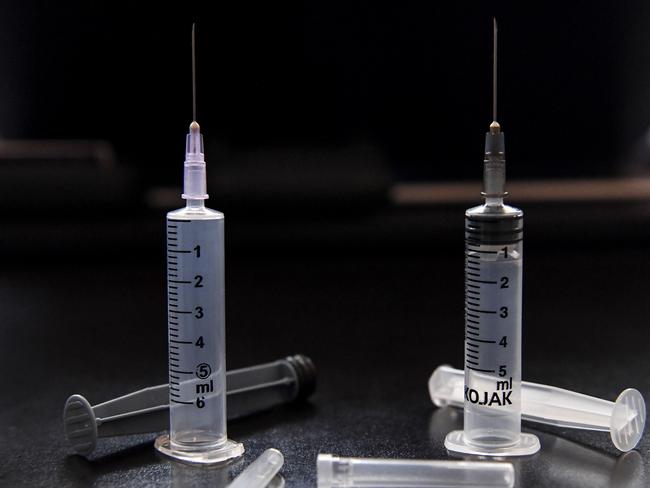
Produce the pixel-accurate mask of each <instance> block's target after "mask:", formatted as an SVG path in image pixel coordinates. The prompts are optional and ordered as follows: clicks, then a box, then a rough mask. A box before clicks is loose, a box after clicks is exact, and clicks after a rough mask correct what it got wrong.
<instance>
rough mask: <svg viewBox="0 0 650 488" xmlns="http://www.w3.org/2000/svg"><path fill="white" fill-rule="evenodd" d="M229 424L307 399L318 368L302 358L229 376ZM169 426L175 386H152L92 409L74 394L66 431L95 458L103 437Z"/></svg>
mask: <svg viewBox="0 0 650 488" xmlns="http://www.w3.org/2000/svg"><path fill="white" fill-rule="evenodd" d="M226 387H227V389H226V392H227V402H226V403H227V410H226V411H227V414H228V421H230V420H234V419H239V418H242V417H245V416H248V415H252V414H255V413H259V412H262V411H264V410H268V409H270V408H273V407H277V406H279V405H282V404H286V403H290V402H299V401H301V400H306V399H307V398H309V396H310V395H311V394H312V393H313V392H314V389H315V387H316V367H315V366H314V363H313V362H312V361H311V359H309V358H308V357H307V356H303V355H302V354H296V355H294V356H289V357H286V358H283V359H278V360H277V361H273V362H271V363H264V364H256V365H255V366H249V367H248V368H242V369H235V370H232V371H228V372H227V373H226ZM168 427H169V384H168V383H166V384H163V385H156V386H150V387H148V388H143V389H141V390H138V391H134V392H131V393H128V394H126V395H122V396H120V397H118V398H113V399H111V400H108V401H105V402H102V403H99V404H97V405H91V404H90V402H89V401H88V400H87V399H86V398H85V397H84V396H82V395H78V394H75V395H71V396H70V397H69V398H68V399H67V400H66V402H65V406H64V408H63V428H64V433H65V437H66V440H67V441H68V444H69V445H70V447H71V448H72V449H74V451H75V452H76V453H77V454H81V455H83V456H90V455H91V454H93V453H94V451H95V448H96V447H97V441H98V439H99V438H101V437H114V436H124V435H132V434H144V433H151V432H161V431H163V430H166V429H167V428H168Z"/></svg>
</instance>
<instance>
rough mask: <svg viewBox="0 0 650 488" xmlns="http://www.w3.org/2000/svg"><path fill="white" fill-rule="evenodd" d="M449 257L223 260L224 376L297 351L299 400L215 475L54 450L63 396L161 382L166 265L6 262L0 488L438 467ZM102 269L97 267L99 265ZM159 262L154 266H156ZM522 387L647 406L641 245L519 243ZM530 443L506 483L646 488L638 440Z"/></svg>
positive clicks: (148, 442)
mask: <svg viewBox="0 0 650 488" xmlns="http://www.w3.org/2000/svg"><path fill="white" fill-rule="evenodd" d="M459 245H460V246H461V247H460V249H456V248H449V247H440V248H437V247H435V246H432V247H430V248H429V249H428V250H422V249H420V250H418V251H417V252H408V251H405V250H401V251H400V250H397V251H396V250H382V249H372V248H371V249H366V250H362V249H356V250H353V251H350V252H342V251H341V250H340V249H339V250H338V251H337V252H329V251H328V250H327V249H326V248H325V249H323V248H318V249H316V250H314V251H313V252H301V253H300V255H299V256H298V255H296V253H294V252H283V253H282V252H280V253H274V252H270V251H266V252H264V254H263V255H262V254H261V253H257V252H255V250H254V248H252V249H248V250H246V251H243V252H240V253H238V254H237V255H235V256H234V257H232V258H230V259H229V260H228V267H227V301H228V305H227V317H228V326H227V336H228V367H229V368H238V367H244V366H247V365H252V364H256V363H262V362H266V361H271V360H274V359H277V358H280V357H283V356H287V355H290V354H295V353H303V354H306V355H308V356H310V357H311V358H312V359H313V360H314V362H315V364H316V367H317V369H318V373H319V377H318V386H317V389H316V392H315V394H314V395H313V397H312V398H311V399H310V401H309V402H307V403H305V404H301V405H291V406H287V407H282V408H277V409H275V410H273V411H270V412H266V413H262V414H260V415H257V416H255V417H249V418H247V419H242V420H239V421H235V422H231V423H230V424H229V435H230V437H232V438H234V439H237V440H240V441H242V442H244V444H245V446H246V454H245V456H244V458H243V459H242V460H241V461H239V462H237V463H234V464H232V465H231V466H228V467H226V468H220V469H201V468H194V467H188V466H184V465H180V464H176V463H171V462H168V461H165V460H162V459H160V458H159V457H157V456H156V454H155V452H154V448H153V439H154V438H155V434H151V435H142V436H134V437H128V438H113V439H103V440H101V441H100V445H99V448H98V451H97V453H96V454H95V456H94V457H93V458H92V459H90V460H87V459H85V458H82V457H80V456H77V455H73V454H72V453H71V451H70V450H69V448H68V447H67V446H66V444H65V441H64V438H63V428H62V421H61V414H62V407H63V403H64V401H65V399H66V398H67V396H68V395H70V394H72V393H81V394H83V395H85V396H86V397H87V398H88V399H89V400H90V401H91V402H92V403H99V402H102V401H105V400H108V399H110V398H113V397H116V396H119V395H121V394H124V393H127V392H130V391H133V390H136V389H139V388H142V387H144V386H148V385H154V384H159V383H163V382H165V381H166V320H165V315H164V314H165V312H164V311H165V302H164V278H163V268H162V266H161V265H160V263H159V262H158V261H154V260H150V261H149V262H138V261H137V260H130V261H128V260H127V261H125V260H124V259H122V257H123V256H126V255H127V252H126V251H120V250H116V251H115V252H114V253H110V252H109V253H107V254H105V255H104V256H96V259H88V258H85V259H84V260H82V261H81V262H80V261H79V260H77V259H76V258H75V256H74V255H70V256H62V257H58V258H56V259H41V260H40V261H37V262H36V263H35V264H29V263H32V262H33V259H32V258H31V257H30V256H24V258H20V259H19V260H14V264H13V265H12V266H11V267H9V268H7V269H5V270H4V272H3V273H2V274H1V275H0V303H2V310H3V323H2V326H1V327H0V371H2V388H3V394H2V396H0V440H1V441H2V442H1V443H0V485H2V486H62V487H63V486H65V487H67V486H167V485H172V486H190V485H191V486H224V485H225V484H226V483H227V481H228V479H232V477H233V476H234V475H236V474H237V473H239V472H240V471H241V470H242V469H243V468H244V467H245V466H246V465H248V464H249V463H250V462H251V461H252V460H254V459H255V458H256V457H257V456H258V455H259V454H260V453H261V452H262V451H263V450H265V449H267V448H269V447H275V448H277V449H279V450H281V451H282V452H283V454H284V456H285V464H284V467H283V469H282V475H283V476H284V478H285V480H286V486H289V487H294V486H295V487H298V486H315V484H316V481H315V480H316V469H315V468H316V456H317V454H318V453H319V452H323V453H334V454H338V455H343V456H377V457H387V458H398V457H403V458H422V459H449V458H450V457H449V455H448V454H447V452H446V450H445V449H444V446H443V439H444V435H445V434H446V433H447V432H448V431H449V430H451V429H455V428H459V427H460V426H461V422H462V415H461V412H459V411H455V410H451V409H437V408H435V407H434V406H433V405H432V403H431V401H430V399H429V396H428V392H427V379H428V377H429V375H430V374H431V372H432V371H433V370H434V369H435V367H436V366H438V365H440V364H444V363H448V364H451V365H453V366H455V367H462V360H463V356H462V350H463V347H462V341H463V298H462V297H463V275H462V273H463V271H462V267H463V262H462V259H463V258H462V243H460V242H459ZM99 261H105V263H104V264H102V265H98V264H97V262H99ZM161 262H162V261H161ZM524 269H525V275H524V276H525V278H524V280H525V285H524V289H525V292H524V353H523V354H524V356H523V363H524V378H525V379H527V380H529V381H536V382H541V383H547V384H552V385H556V386H559V387H564V388H569V389H574V390H578V391H581V392H583V393H587V394H590V395H594V396H598V397H601V398H606V399H609V400H613V399H615V398H616V396H617V395H618V393H619V392H620V391H622V390H623V389H624V388H627V387H635V388H637V389H639V390H640V391H641V392H642V393H643V394H644V395H645V396H646V397H647V396H648V393H650V363H649V361H648V350H649V347H648V339H649V335H650V334H649V332H648V326H647V323H648V317H649V316H650V301H649V300H648V289H649V288H648V281H647V280H648V276H650V274H649V272H650V259H648V254H647V249H645V248H644V246H643V245H640V244H635V243H633V242H629V241H626V242H623V243H621V244H620V245H618V246H609V247H607V248H600V249H598V248H593V247H590V246H589V245H587V244H585V243H582V244H578V243H569V242H567V243H566V244H561V243H560V244H558V243H555V244H554V245H553V246H549V247H547V248H545V247H543V246H538V247H530V246H528V247H527V248H526V257H525V268H524ZM524 429H525V430H527V431H530V432H534V433H536V434H537V435H538V436H539V438H540V440H541V443H542V450H541V452H540V453H538V454H537V455H535V456H533V457H530V458H526V459H515V460H514V461H513V463H514V466H515V469H516V473H517V486H521V487H535V486H562V487H564V486H566V487H590V488H594V487H604V486H633V487H637V486H648V485H649V484H650V453H649V449H650V438H649V437H648V436H646V437H645V438H644V439H642V441H641V443H640V444H639V446H638V447H637V449H636V450H635V451H632V452H630V453H627V454H625V455H621V453H620V452H618V451H617V450H616V449H615V448H614V446H613V445H612V443H611V441H610V439H609V435H608V434H607V433H603V432H586V431H576V430H569V429H558V428H552V427H546V426H541V425H535V424H530V423H525V424H524Z"/></svg>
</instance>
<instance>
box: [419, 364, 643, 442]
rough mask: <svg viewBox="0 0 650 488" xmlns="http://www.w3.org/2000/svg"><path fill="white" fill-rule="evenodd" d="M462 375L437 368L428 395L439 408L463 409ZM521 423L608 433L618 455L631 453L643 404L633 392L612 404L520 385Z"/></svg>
mask: <svg viewBox="0 0 650 488" xmlns="http://www.w3.org/2000/svg"><path fill="white" fill-rule="evenodd" d="M464 376H465V375H464V372H463V371H462V370H459V369H454V368H452V367H451V366H446V365H443V366H439V367H438V368H436V370H435V371H434V372H433V374H432V375H431V378H430V379H429V394H430V395H431V400H432V401H433V403H434V404H435V405H436V406H438V407H444V406H447V405H450V406H454V407H459V408H462V407H463V404H464ZM521 388H522V389H521V402H522V405H521V407H522V412H521V415H522V419H524V420H529V421H531V422H539V423H542V424H547V425H554V426H557V427H565V428H570V429H585V430H598V431H604V432H609V433H610V435H611V438H612V442H613V443H614V445H615V446H616V447H617V448H618V449H619V450H621V451H629V450H630V449H634V447H635V446H636V445H637V444H638V442H639V440H640V439H641V436H642V435H643V429H644V426H645V419H646V410H645V401H644V399H643V396H642V395H641V393H639V392H638V391H637V390H635V389H634V388H628V389H626V390H624V391H623V392H622V393H621V394H620V395H619V396H618V398H617V400H616V401H615V402H610V401H607V400H602V399H600V398H596V397H592V396H588V395H584V394H582V393H576V392H573V391H570V390H564V389H562V388H557V387H555V386H548V385H541V384H538V383H530V382H527V381H522V383H521Z"/></svg>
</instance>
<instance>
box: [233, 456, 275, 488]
mask: <svg viewBox="0 0 650 488" xmlns="http://www.w3.org/2000/svg"><path fill="white" fill-rule="evenodd" d="M283 464H284V456H283V455H282V453H281V452H280V451H278V450H277V449H267V450H266V451H264V452H263V453H262V455H261V456H260V457H258V458H257V459H256V460H255V461H253V462H252V463H251V464H250V465H249V466H248V467H247V468H246V469H245V470H244V471H242V472H241V473H240V475H239V476H237V477H236V478H235V479H234V481H233V482H232V483H230V484H229V485H228V488H265V487H266V486H267V485H268V484H269V483H270V482H271V480H272V479H273V477H274V476H275V475H276V474H277V473H278V471H280V469H282V465H283Z"/></svg>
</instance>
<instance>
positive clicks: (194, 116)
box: [192, 22, 196, 122]
mask: <svg viewBox="0 0 650 488" xmlns="http://www.w3.org/2000/svg"><path fill="white" fill-rule="evenodd" d="M195 32H196V22H193V23H192V120H193V121H195V122H196V35H195Z"/></svg>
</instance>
